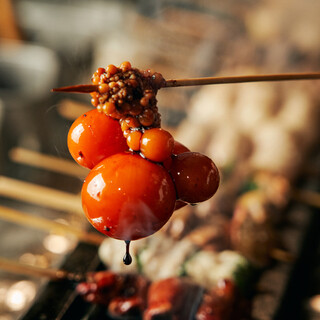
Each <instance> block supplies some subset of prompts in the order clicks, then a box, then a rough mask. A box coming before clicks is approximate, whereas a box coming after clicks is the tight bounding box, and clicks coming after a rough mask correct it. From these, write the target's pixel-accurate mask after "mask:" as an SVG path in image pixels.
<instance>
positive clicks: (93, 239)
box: [0, 206, 105, 245]
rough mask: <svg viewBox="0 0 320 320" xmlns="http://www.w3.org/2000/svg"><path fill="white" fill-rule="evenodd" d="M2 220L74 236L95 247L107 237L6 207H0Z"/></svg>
mask: <svg viewBox="0 0 320 320" xmlns="http://www.w3.org/2000/svg"><path fill="white" fill-rule="evenodd" d="M0 219H3V220H6V221H10V222H12V223H16V224H20V225H23V226H28V227H30V228H36V229H40V230H45V231H55V232H58V233H64V234H66V233H67V234H68V233H69V234H73V235H75V236H76V237H77V238H78V239H79V240H81V241H83V242H86V243H92V244H95V245H100V244H101V242H102V241H103V240H104V239H105V237H104V236H102V235H100V234H95V233H90V232H85V231H83V230H80V229H79V228H75V227H73V226H70V225H65V224H62V223H59V222H56V221H51V220H48V219H45V218H42V217H38V216H35V215H31V214H28V213H25V212H21V211H18V210H15V209H11V208H7V207H5V206H0Z"/></svg>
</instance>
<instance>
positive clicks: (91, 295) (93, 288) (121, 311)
mask: <svg viewBox="0 0 320 320" xmlns="http://www.w3.org/2000/svg"><path fill="white" fill-rule="evenodd" d="M148 287H149V281H148V280H147V279H146V278H145V277H143V276H140V275H135V274H116V273H114V272H111V271H100V272H96V273H91V274H88V276H87V281H86V282H82V283H79V284H78V286H77V291H78V293H79V294H80V295H81V296H82V297H83V298H84V299H85V300H86V301H87V302H90V303H95V304H100V305H105V306H106V307H107V309H108V312H109V314H110V315H111V316H114V317H122V316H141V315H142V313H143V311H144V309H145V308H146V297H147V292H148Z"/></svg>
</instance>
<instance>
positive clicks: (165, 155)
mask: <svg viewBox="0 0 320 320" xmlns="http://www.w3.org/2000/svg"><path fill="white" fill-rule="evenodd" d="M92 82H93V88H95V90H91V91H90V88H91V87H90V86H87V85H85V86H82V90H83V91H84V92H91V96H92V99H91V102H92V105H93V106H94V107H96V110H91V111H89V112H87V113H85V114H84V115H82V116H80V117H79V118H78V119H77V120H76V121H75V122H74V124H73V125H72V126H71V128H70V131H69V134H68V147H69V150H70V153H71V155H72V156H73V158H74V159H75V161H76V162H78V163H79V164H80V165H82V166H85V167H87V168H89V169H91V171H90V173H89V175H88V177H87V178H86V179H85V182H84V184H83V188H82V193H81V195H82V206H83V209H84V212H85V214H86V216H87V218H88V220H89V221H90V223H91V224H92V225H93V226H94V227H95V228H96V229H97V230H98V231H100V232H102V233H104V234H106V235H108V236H109V237H112V238H115V239H119V240H124V241H125V242H126V246H127V251H128V250H129V243H130V241H131V240H137V239H140V238H144V237H147V236H149V235H151V234H153V233H155V232H157V231H158V230H159V229H160V228H162V226H163V225H164V224H165V223H166V222H167V221H168V220H169V218H170V217H171V215H172V213H173V212H174V210H175V209H176V208H177V209H178V208H180V207H182V206H184V205H185V204H186V203H197V202H202V201H205V200H207V199H209V198H211V197H212V196H213V195H214V194H215V193H216V191H217V189H218V186H219V181H220V177H219V171H218V169H217V167H216V166H215V164H214V163H213V161H212V160H211V159H209V158H208V157H206V156H204V155H202V154H199V153H195V152H191V151H189V149H188V148H187V147H185V146H184V145H182V144H180V143H179V142H177V141H175V140H174V138H173V137H172V135H171V134H170V133H169V132H168V131H166V130H164V129H162V128H161V122H160V114H159V112H158V107H157V99H156V93H157V91H158V90H159V89H160V88H161V87H164V86H165V84H166V82H165V80H164V78H163V77H162V76H161V74H159V73H156V72H152V71H151V70H147V71H140V70H138V69H136V68H132V67H131V64H130V63H129V62H123V63H122V64H121V65H120V67H118V68H117V67H116V66H114V65H109V66H108V67H107V68H99V69H98V70H97V71H96V72H95V73H94V74H93V76H92ZM80 87H81V86H80ZM121 132H122V134H121ZM125 142H126V143H125ZM200 168H201V170H199V169H200ZM124 262H125V263H126V264H130V263H131V258H130V254H129V252H127V256H126V259H124Z"/></svg>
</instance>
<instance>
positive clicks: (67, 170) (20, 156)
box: [9, 147, 89, 178]
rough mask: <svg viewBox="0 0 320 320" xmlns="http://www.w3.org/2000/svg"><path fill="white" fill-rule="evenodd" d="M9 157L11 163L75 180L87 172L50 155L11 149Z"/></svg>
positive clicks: (69, 161) (71, 162) (84, 175)
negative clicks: (21, 164) (70, 177)
mask: <svg viewBox="0 0 320 320" xmlns="http://www.w3.org/2000/svg"><path fill="white" fill-rule="evenodd" d="M9 157H10V159H11V160H12V161H14V162H17V163H23V164H27V165H30V166H33V167H36V168H41V169H47V170H50V171H53V172H57V173H62V174H65V175H68V176H72V177H76V178H84V177H86V176H87V175H88V172H89V170H87V169H85V168H83V167H81V166H79V165H77V164H75V162H73V161H71V160H67V159H60V158H57V157H54V156H51V155H45V154H42V153H40V152H36V151H32V150H28V149H24V148H20V147H17V148H13V149H11V150H10V151H9Z"/></svg>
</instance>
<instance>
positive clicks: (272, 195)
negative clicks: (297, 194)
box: [253, 171, 291, 208]
mask: <svg viewBox="0 0 320 320" xmlns="http://www.w3.org/2000/svg"><path fill="white" fill-rule="evenodd" d="M253 182H254V183H255V184H256V185H257V187H258V189H260V190H262V191H263V192H264V193H265V195H266V197H267V198H268V200H269V201H270V202H271V203H272V204H274V205H275V206H276V207H278V208H284V207H285V206H286V205H287V204H288V202H289V200H290V191H291V185H290V181H289V180H288V179H287V178H286V177H284V176H282V175H279V174H274V173H271V172H267V171H262V172H258V173H256V174H255V175H254V177H253Z"/></svg>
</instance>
